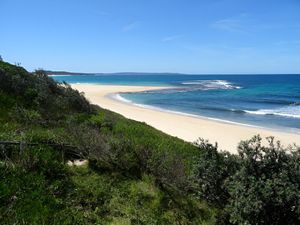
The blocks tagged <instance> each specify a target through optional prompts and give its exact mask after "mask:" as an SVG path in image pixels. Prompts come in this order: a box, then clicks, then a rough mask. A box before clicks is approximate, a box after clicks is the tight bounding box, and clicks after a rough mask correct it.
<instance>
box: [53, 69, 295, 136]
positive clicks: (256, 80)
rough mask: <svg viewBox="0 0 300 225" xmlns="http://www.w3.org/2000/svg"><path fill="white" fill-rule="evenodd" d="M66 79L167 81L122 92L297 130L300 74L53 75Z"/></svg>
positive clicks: (134, 98)
mask: <svg viewBox="0 0 300 225" xmlns="http://www.w3.org/2000/svg"><path fill="white" fill-rule="evenodd" d="M54 78H55V79H56V80H59V81H66V82H69V83H100V84H118V85H152V86H153V85H155V86H171V88H169V89H165V90H156V91H146V92H141V93H127V94H122V96H121V97H123V98H125V99H127V100H129V101H131V102H132V103H136V104H140V105H143V106H146V107H148V106H150V107H156V108H160V109H162V110H172V111H177V112H181V113H187V114H192V115H195V116H205V117H210V118H215V119H220V120H225V121H231V122H237V123H243V124H249V125H255V126H262V127H269V128H275V129H280V130H282V129H284V130H289V131H291V132H297V133H300V75H288V74H284V75H179V74H173V75H157V74H153V75H151V74H148V75H137V74H133V75H130V74H127V75H95V76H55V77H54Z"/></svg>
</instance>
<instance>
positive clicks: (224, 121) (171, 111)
mask: <svg viewBox="0 0 300 225" xmlns="http://www.w3.org/2000/svg"><path fill="white" fill-rule="evenodd" d="M109 97H111V98H112V99H114V100H117V101H120V102H124V103H127V104H131V105H135V106H138V107H142V108H146V109H152V110H156V111H161V112H167V113H173V114H177V115H182V116H188V117H194V118H199V119H209V120H213V121H217V122H221V123H228V124H235V125H242V126H247V127H255V128H264V127H261V126H256V125H251V124H245V123H239V122H233V121H230V120H223V119H218V118H213V117H206V116H200V115H196V114H192V113H185V112H180V111H175V110H169V109H163V108H159V107H156V106H150V105H145V104H140V103H134V102H132V101H130V100H128V99H126V98H124V97H122V96H121V95H120V94H112V95H109Z"/></svg>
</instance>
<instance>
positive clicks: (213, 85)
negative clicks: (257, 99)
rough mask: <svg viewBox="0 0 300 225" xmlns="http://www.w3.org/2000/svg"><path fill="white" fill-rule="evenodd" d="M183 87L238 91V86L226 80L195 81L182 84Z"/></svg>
mask: <svg viewBox="0 0 300 225" xmlns="http://www.w3.org/2000/svg"><path fill="white" fill-rule="evenodd" d="M181 84H183V85H193V86H196V87H199V89H202V90H211V89H240V88H241V87H240V86H235V85H234V84H232V83H231V82H229V81H226V80H195V81H187V82H182V83H181Z"/></svg>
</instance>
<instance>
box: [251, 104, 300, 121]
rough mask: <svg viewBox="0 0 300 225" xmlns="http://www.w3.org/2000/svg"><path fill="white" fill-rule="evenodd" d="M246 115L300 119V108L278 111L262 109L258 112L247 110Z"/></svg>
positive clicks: (284, 108)
mask: <svg viewBox="0 0 300 225" xmlns="http://www.w3.org/2000/svg"><path fill="white" fill-rule="evenodd" d="M245 112H246V113H250V114H255V115H274V116H284V117H291V118H300V106H299V105H290V106H286V107H282V108H277V109H260V110H256V111H250V110H245Z"/></svg>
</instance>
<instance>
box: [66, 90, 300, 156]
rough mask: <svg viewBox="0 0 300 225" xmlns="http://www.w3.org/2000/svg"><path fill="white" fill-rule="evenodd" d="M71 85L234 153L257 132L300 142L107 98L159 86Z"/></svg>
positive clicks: (297, 139) (287, 137)
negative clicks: (215, 143) (239, 144)
mask: <svg viewBox="0 0 300 225" xmlns="http://www.w3.org/2000/svg"><path fill="white" fill-rule="evenodd" d="M72 87H73V88H75V89H77V90H79V91H82V92H84V93H85V96H86V97H87V99H89V100H90V101H91V102H92V103H93V104H97V105H99V106H101V107H102V108H105V109H109V110H111V111H114V112H117V113H120V114H122V115H123V116H125V117H127V118H130V119H133V120H137V121H141V122H145V123H147V124H149V125H151V126H153V127H155V128H156V129H159V130H161V131H163V132H165V133H167V134H170V135H172V136H177V137H179V138H181V139H184V140H186V141H190V142H193V141H195V140H197V138H198V137H202V138H204V139H208V140H209V141H210V142H212V143H214V142H218V146H219V149H223V150H227V151H230V152H232V153H236V152H237V150H236V148H237V145H238V143H239V141H240V140H246V139H249V138H250V137H252V136H253V135H256V134H260V135H261V136H262V137H268V136H275V137H276V138H277V139H279V140H281V142H282V144H284V145H288V144H293V143H296V144H297V145H300V134H294V133H287V132H280V131H276V130H271V129H264V128H258V127H250V126H244V125H239V124H232V123H223V122H218V121H214V120H210V119H206V118H196V117H190V116H185V115H180V114H176V113H172V112H164V111H159V110H155V109H148V108H143V107H139V106H136V105H133V104H128V103H125V102H121V101H118V100H116V99H113V98H111V97H109V96H110V95H111V94H113V93H118V92H137V91H145V90H154V89H161V87H149V86H115V85H92V84H73V85H72Z"/></svg>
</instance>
